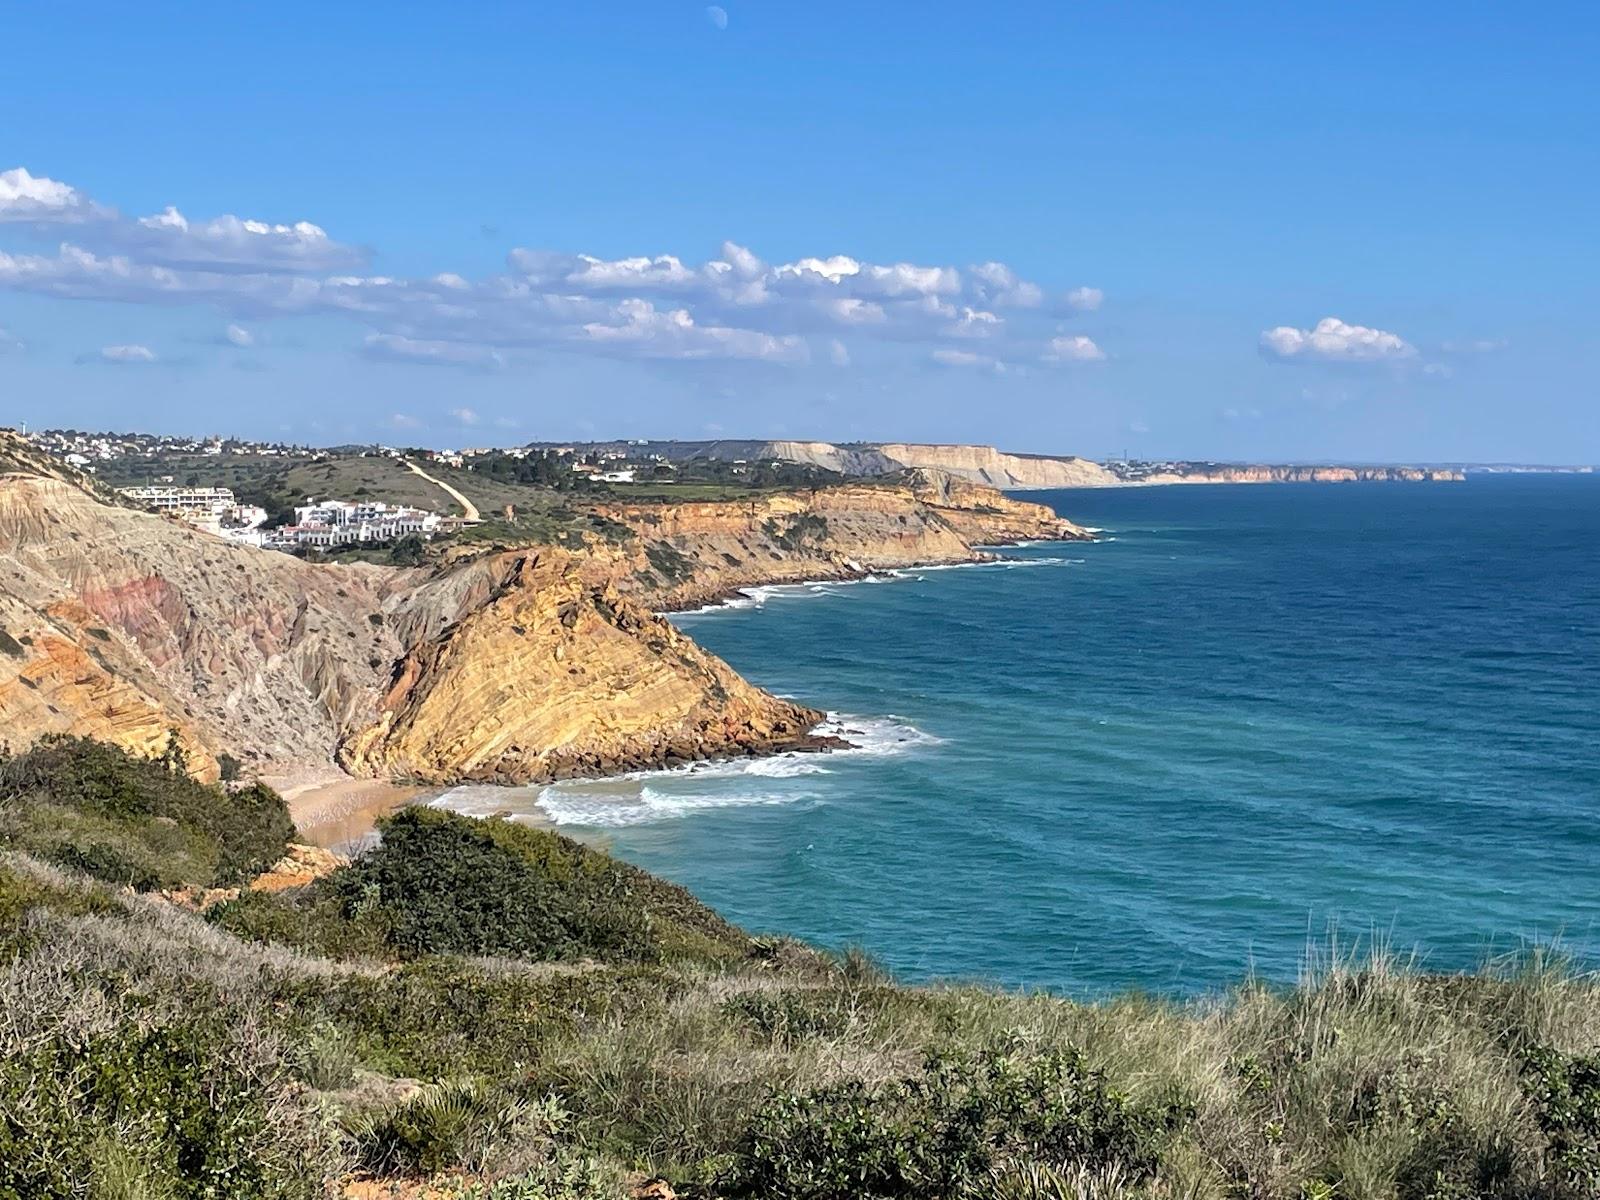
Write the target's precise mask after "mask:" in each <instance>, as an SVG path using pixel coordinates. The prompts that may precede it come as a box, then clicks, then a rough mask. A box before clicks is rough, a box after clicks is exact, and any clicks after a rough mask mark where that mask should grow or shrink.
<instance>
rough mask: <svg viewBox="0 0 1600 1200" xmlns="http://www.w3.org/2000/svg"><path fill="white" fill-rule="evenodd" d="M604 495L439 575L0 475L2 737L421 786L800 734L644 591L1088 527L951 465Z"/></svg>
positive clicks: (894, 560)
mask: <svg viewBox="0 0 1600 1200" xmlns="http://www.w3.org/2000/svg"><path fill="white" fill-rule="evenodd" d="M4 448H5V446H4V439H3V438H0V452H3V451H4ZM600 515H602V516H605V517H608V518H609V519H610V520H611V521H614V522H619V523H621V524H624V525H626V526H627V527H628V528H629V529H630V530H631V531H632V532H633V534H634V535H635V536H632V537H629V538H626V539H623V540H622V541H621V542H614V543H606V542H600V541H596V542H595V543H593V544H591V545H589V546H587V547H579V548H566V549H562V548H554V547H540V548H536V549H523V550H505V551H499V552H496V553H492V554H487V555H483V554H480V555H478V556H477V557H466V556H463V557H462V558H461V559H459V560H456V561H452V562H449V563H447V564H445V565H443V566H440V567H438V568H437V569H432V570H423V569H408V570H400V569H396V568H388V567H378V566H370V565H324V564H312V563H307V562H304V561H302V560H300V559H297V558H293V557H291V556H288V555H285V554H279V553H276V552H273V551H264V550H257V549H253V548H250V547H244V546H239V545H235V544H233V543H230V542H227V541H225V540H223V539H221V538H217V537H214V536H211V535H209V534H206V533H202V532H200V531H198V530H195V529H193V528H191V527H190V526H188V525H186V524H183V523H181V522H177V521H172V520H167V519H164V518H162V517H159V516H156V515H154V514H151V513H145V512H140V511H136V510H132V509H129V508H125V507H120V506H116V505H111V504H106V503H103V502H101V501H100V500H99V499H97V498H96V497H95V496H93V495H91V494H89V492H88V491H86V490H85V489H84V488H83V487H82V486H79V484H78V483H77V482H75V481H74V480H73V479H72V478H71V477H70V476H69V475H64V474H63V475H58V476H56V477H46V476H42V475H37V474H32V473H25V472H22V471H15V472H12V473H9V474H4V475H0V723H3V728H4V731H5V732H4V734H3V735H0V736H4V737H5V738H6V739H7V740H9V741H10V742H11V743H12V744H13V745H19V746H20V745H22V744H26V743H27V742H30V741H32V740H33V739H34V738H36V737H38V736H39V735H40V734H44V733H50V732H61V733H74V734H81V735H88V736H93V737H97V738H101V739H104V740H108V741H111V742H115V743H116V744H118V745H121V746H124V747H127V748H128V749H131V750H133V751H135V752H138V753H144V754H153V753H158V752H160V751H162V750H163V749H165V748H166V746H167V744H168V742H169V740H170V739H172V738H176V739H177V740H178V743H179V744H180V745H181V747H182V748H183V749H184V751H185V752H186V754H187V756H188V760H189V762H190V764H191V766H192V767H193V769H194V770H195V771H196V773H197V774H199V775H201V776H202V777H205V778H216V777H217V776H218V774H219V773H220V763H221V761H222V758H223V756H224V755H230V756H234V757H236V758H238V759H240V760H242V763H243V766H244V767H245V769H246V771H247V772H249V773H251V774H279V775H289V774H294V773H295V772H297V771H298V770H300V769H302V768H306V767H312V766H321V767H326V766H327V765H329V764H330V763H335V762H337V763H339V764H341V765H342V766H344V767H345V768H346V769H348V770H349V771H351V772H353V773H355V774H360V775H373V776H381V777H389V778H407V779H414V780H418V781H426V782H452V781H456V780H492V781H499V782H527V781H535V780H545V779H553V778H559V777H564V776H571V775H584V774H598V773H606V772H611V771H617V770H624V769H632V768H638V767H645V766H657V765H666V764H671V763H676V762H680V761H687V760H691V759H696V758H706V757H722V756H731V755H741V754H754V753H764V752H768V751H773V750H780V749H789V748H796V747H806V746H810V745H813V744H815V742H814V740H813V739H812V737H811V735H810V733H809V730H810V729H811V728H812V727H813V726H814V725H816V724H817V723H818V722H819V721H820V719H821V715H820V714H818V713H816V712H813V711H811V710H809V709H806V708H803V707H801V706H798V705H795V704H791V703H789V702H787V701H784V700H780V699H777V698H775V697H773V696H771V695H768V694H767V693H765V692H762V691H761V690H759V689H758V688H755V687H752V686H751V685H749V684H747V683H746V682H745V681H744V680H742V679H740V678H739V677H738V676H737V675H736V674H735V673H734V672H733V671H732V670H731V669H730V668H729V667H727V666H726V665H725V664H724V663H722V662H721V661H719V660H718V659H716V658H715V657H713V656H712V655H710V654H707V653H706V652H705V651H703V650H701V649H700V648H699V647H698V646H696V645H695V644H694V643H693V642H692V641H690V640H689V639H688V638H687V637H685V636H684V635H683V634H681V633H679V632H678V631H677V630H676V629H674V628H673V627H672V626H671V625H669V624H667V623H666V622H665V621H664V620H662V619H661V618H660V617H658V616H656V615H655V614H654V612H653V611H652V610H659V609H664V608H675V607H685V606H692V605H699V604H703V603H705V602H707V601H709V600H712V599H719V598H721V597H724V596H726V595H728V594H729V593H730V592H732V591H733V590H735V589H737V588H739V587H748V586H751V585H754V584H763V583H772V582H785V581H792V580H799V579H815V578H850V577H857V576H860V575H862V574H864V573H866V572H868V571H870V570H872V569H874V568H885V567H897V566H906V565H911V564H916V563H927V562H962V561H969V560H973V559H976V558H981V557H983V556H984V554H985V551H983V550H982V549H981V548H980V547H981V545H983V544H987V543H994V542H1002V541H1011V540H1020V539H1024V538H1039V537H1081V536H1087V535H1086V534H1085V533H1084V532H1083V531H1082V530H1080V529H1078V528H1077V527H1076V526H1074V525H1072V524H1071V523H1070V522H1067V521H1063V520H1061V519H1060V518H1058V517H1056V516H1055V514H1054V513H1052V512H1050V511H1049V510H1048V509H1046V508H1043V507H1041V506H1038V505H1033V504H1026V503H1023V502H1020V501H1017V500H1012V499H1009V498H1008V497H1005V496H1002V495H1000V494H999V493H998V492H995V491H993V490H991V489H988V488H985V487H980V486H977V485H974V484H971V483H969V482H967V481H965V480H962V479H957V478H954V477H951V476H947V475H943V474H939V473H936V472H924V473H920V474H917V475H915V476H913V477H908V478H907V480H906V481H905V482H896V483H894V484H892V485H891V484H883V485H874V484H866V483H863V484H853V485H845V486H840V487H832V488H823V489H817V490H814V491H801V492H787V493H765V494H760V495H755V496H752V497H751V498H749V499H745V500H737V501H726V502H720V503H706V504H656V505H612V506H607V507H605V508H603V509H601V511H600Z"/></svg>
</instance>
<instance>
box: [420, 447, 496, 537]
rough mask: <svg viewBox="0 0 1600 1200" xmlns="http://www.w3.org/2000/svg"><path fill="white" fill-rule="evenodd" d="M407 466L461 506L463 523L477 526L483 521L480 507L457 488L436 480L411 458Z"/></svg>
mask: <svg viewBox="0 0 1600 1200" xmlns="http://www.w3.org/2000/svg"><path fill="white" fill-rule="evenodd" d="M405 464H406V466H408V467H410V468H411V469H412V471H413V472H415V473H416V474H418V475H421V476H422V477H423V478H424V479H426V480H427V481H428V482H429V483H431V484H433V486H434V487H436V488H439V489H440V490H441V491H443V492H445V493H446V494H447V495H449V497H450V499H452V500H454V501H455V502H456V503H457V504H459V505H460V506H461V512H462V517H461V519H462V520H463V521H465V522H466V523H467V524H468V525H476V524H477V523H478V522H479V521H481V520H483V518H482V517H481V516H479V515H478V506H477V505H476V504H474V503H473V502H472V501H471V500H468V499H467V498H466V497H465V496H463V495H462V494H461V493H460V492H458V491H456V489H455V488H453V487H451V486H450V485H449V484H448V483H446V482H445V481H444V480H442V479H435V478H434V477H433V476H432V475H429V474H428V473H427V472H426V471H424V470H423V469H422V468H421V467H419V466H417V464H416V463H414V462H412V461H411V460H410V459H409V458H408V459H406V460H405Z"/></svg>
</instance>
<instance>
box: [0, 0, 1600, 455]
mask: <svg viewBox="0 0 1600 1200" xmlns="http://www.w3.org/2000/svg"><path fill="white" fill-rule="evenodd" d="M0 39H3V44H4V45H5V46H6V47H7V49H6V62H7V66H6V75H7V82H6V85H5V87H4V89H3V91H0V172H3V174H0V421H20V420H27V421H29V422H30V423H32V424H34V425H42V424H70V425H77V426H89V427H115V428H130V427H141V428H157V429H170V430H175V431H191V432H221V433H237V434H241V435H253V436H264V437H285V438H292V439H296V440H307V441H313V442H338V441H346V440H363V441H364V440H374V439H375V440H385V441H421V442H428V443H431V444H435V445H447V444H482V443H511V442H519V441H526V440H529V439H545V438H570V437H582V436H594V437H611V436H654V437H664V436H678V437H706V436H730V437H731V436H786V437H815V438H825V439H830V440H849V439H905V440H913V439H915V440H945V441H955V440H962V441H968V440H970V441H987V442H995V443H998V444H1001V445H1004V446H1007V447H1009V448H1013V449H1022V450H1036V451H1045V452H1069V453H1083V454H1089V455H1106V454H1112V453H1118V454H1120V453H1122V452H1123V451H1125V450H1126V451H1128V452H1131V453H1133V454H1135V455H1145V456H1169V455H1170V456H1192V457H1200V456H1210V457H1221V458H1285V459H1335V458H1346V459H1360V460H1365V461H1386V460H1403V459H1413V460H1454V459H1477V460H1502V459H1505V460H1520V461H1560V462H1566V461H1594V460H1600V415H1597V412H1600V404H1597V399H1600V398H1597V395H1596V392H1597V388H1596V384H1595V380H1596V378H1597V377H1600V338H1596V337H1595V336H1594V333H1593V327H1594V324H1595V310H1596V302H1597V300H1600V285H1597V283H1596V268H1597V266H1600V262H1597V259H1600V253H1597V244H1600V238H1597V229H1596V224H1597V223H1596V219H1595V215H1594V212H1595V199H1594V197H1595V193H1596V190H1597V187H1596V185H1597V183H1600V161H1597V153H1596V151H1597V144H1600V134H1597V117H1600V88H1597V87H1596V85H1595V84H1594V82H1593V80H1592V78H1591V76H1592V74H1593V69H1592V68H1593V63H1594V62H1595V61H1600V18H1597V17H1596V16H1595V15H1594V12H1593V10H1592V9H1589V8H1587V7H1582V6H1579V5H1575V4H1574V5H1564V4H1556V5H1545V6H1540V7H1539V8H1538V9H1536V10H1523V11H1522V12H1520V13H1519V12H1518V11H1516V10H1513V9H1512V8H1511V6H1506V5H1474V4H1450V5H1445V4H1432V3H1412V4H1406V5H1393V4H1385V5H1377V4H1365V3H1353V4H1346V5H1342V6H1304V5H1279V4H1274V5H1266V4H1231V5H1224V6H1209V5H1208V6H1197V5H1178V4H1171V5H1167V4H1146V3H1124V4H1095V5H1089V4H1044V3H1039V4H1028V3H1017V4H1007V5H987V6H980V5H972V4H961V5H956V4H900V3H879V4H874V5H859V4H857V5H848V6H847V5H842V4H834V3H827V2H821V3H818V2H813V3H807V4H779V3H775V2H772V0H764V2H761V3H739V2H738V0H728V2H727V3H724V4H723V5H721V6H720V8H708V7H707V6H705V5H701V4H691V3H681V4H680V3H676V2H673V0H650V2H649V3H618V4H572V5H551V4H542V3H539V4H534V3H524V4H484V3H474V2H471V0H462V2H458V3H455V4H452V5H437V4H429V5H420V4H416V5H414V4H405V3H397V4H390V5H385V6H382V8H381V9H379V8H375V7H373V6H355V5H344V6H340V5H310V4H299V3H293V2H285V3H276V4H273V5H270V6H268V5H249V4H246V5H232V6H226V7H210V6H208V7H207V8H205V9H204V10H201V9H197V8H195V7H194V6H188V5H169V4H160V3H156V4H153V5H151V4H147V5H139V6H128V5H113V4H107V3H75V2H69V0H60V2H52V3H46V2H38V3H21V4H13V5H8V6H6V7H5V8H4V9H3V10H0ZM169 209H171V210H172V211H171V212H169V211H168V210H169Z"/></svg>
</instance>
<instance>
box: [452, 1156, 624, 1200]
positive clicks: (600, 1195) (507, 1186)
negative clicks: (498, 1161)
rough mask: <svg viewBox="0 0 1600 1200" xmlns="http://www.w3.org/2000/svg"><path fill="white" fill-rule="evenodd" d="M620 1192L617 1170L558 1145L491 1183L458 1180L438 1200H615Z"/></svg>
mask: <svg viewBox="0 0 1600 1200" xmlns="http://www.w3.org/2000/svg"><path fill="white" fill-rule="evenodd" d="M622 1194H623V1193H622V1188H621V1187H620V1185H619V1180H618V1172H617V1171H615V1170H613V1169H609V1168H607V1167H606V1166H604V1165H603V1164H602V1163H600V1162H599V1161H597V1160H596V1159H593V1158H584V1157H581V1156H579V1155H576V1154H574V1153H572V1152H571V1151H569V1150H563V1149H558V1150H556V1151H555V1152H554V1153H553V1154H552V1155H551V1157H550V1158H549V1160H548V1161H546V1162H545V1163H543V1164H541V1165H540V1166H538V1167H536V1168H534V1169H533V1170H531V1171H523V1172H519V1173H518V1174H516V1175H514V1176H509V1177H507V1178H505V1179H497V1180H495V1181H493V1182H492V1183H465V1182H462V1183H458V1184H456V1185H455V1186H454V1187H451V1188H449V1189H448V1190H446V1191H441V1193H440V1195H439V1200H617V1197H618V1196H620V1195H622Z"/></svg>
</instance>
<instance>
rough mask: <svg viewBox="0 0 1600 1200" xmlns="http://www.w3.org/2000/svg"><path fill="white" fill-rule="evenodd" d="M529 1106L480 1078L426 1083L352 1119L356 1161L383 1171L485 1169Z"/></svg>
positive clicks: (430, 1172)
mask: <svg viewBox="0 0 1600 1200" xmlns="http://www.w3.org/2000/svg"><path fill="white" fill-rule="evenodd" d="M526 1113H527V1108H526V1106H525V1105H524V1104H523V1103H522V1102H521V1101H519V1100H516V1099H514V1098H513V1097H511V1096H509V1095H507V1094H506V1093H504V1092H502V1091H499V1090H496V1089H492V1088H486V1087H483V1086H481V1085H479V1084H476V1083H447V1084H438V1085H435V1086H433V1087H429V1088H424V1089H423V1090H422V1091H420V1092H418V1093H417V1094H416V1095H414V1096H412V1097H410V1098H409V1099H406V1100H402V1101H400V1102H399V1103H398V1104H392V1105H389V1106H387V1107H384V1108H381V1109H379V1110H377V1111H375V1112H368V1113H361V1114H358V1115H357V1116H355V1117H353V1118H351V1120H350V1121H349V1122H348V1123H347V1125H346V1132H347V1133H348V1134H349V1137H350V1141H351V1144H352V1147H353V1150H354V1157H355V1160H356V1163H357V1164H358V1165H359V1166H360V1167H362V1168H363V1169H365V1170H368V1171H372V1172H374V1173H376V1174H379V1175H434V1174H438V1173H439V1172H441V1171H445V1170H464V1171H481V1170H483V1169H484V1168H485V1167H486V1166H487V1165H488V1164H489V1163H490V1162H491V1161H492V1157H493V1155H494V1154H495V1153H496V1152H497V1151H499V1150H500V1149H501V1148H502V1146H503V1145H504V1143H505V1142H506V1141H508V1140H509V1139H510V1137H511V1136H512V1135H513V1134H514V1133H515V1132H517V1130H518V1127H519V1126H520V1125H521V1124H522V1123H523V1120H524V1118H525V1116H526Z"/></svg>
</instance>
